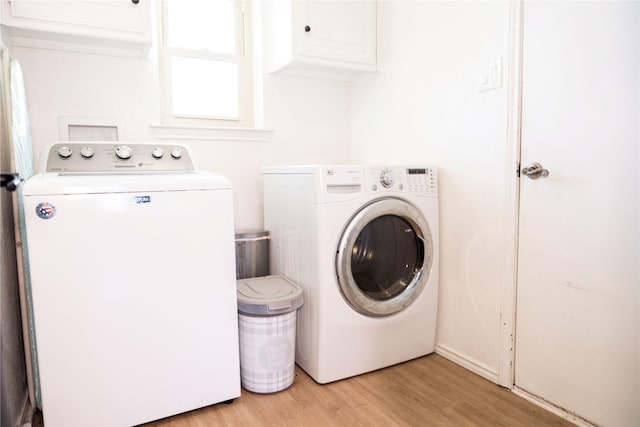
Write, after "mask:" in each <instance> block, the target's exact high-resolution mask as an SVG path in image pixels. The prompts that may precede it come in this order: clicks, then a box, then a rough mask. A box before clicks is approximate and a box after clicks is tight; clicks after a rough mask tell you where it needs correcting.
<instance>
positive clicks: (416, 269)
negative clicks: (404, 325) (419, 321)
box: [336, 198, 433, 316]
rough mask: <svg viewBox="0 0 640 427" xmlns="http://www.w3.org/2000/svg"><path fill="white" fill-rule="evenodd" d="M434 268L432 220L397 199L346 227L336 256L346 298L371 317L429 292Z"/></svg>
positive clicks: (374, 206)
mask: <svg viewBox="0 0 640 427" xmlns="http://www.w3.org/2000/svg"><path fill="white" fill-rule="evenodd" d="M432 264H433V241H432V237H431V231H430V230H429V225H428V224H427V221H426V220H425V219H424V217H423V215H422V214H421V213H420V211H419V210H418V209H417V208H416V207H415V206H413V205H412V204H410V203H408V202H405V201H404V200H400V199H394V198H384V199H378V200H376V201H374V202H372V203H370V204H368V205H366V206H365V207H363V208H362V209H361V210H360V211H359V212H358V213H357V214H356V215H355V216H354V217H353V218H352V219H351V221H350V222H349V224H347V226H346V228H345V230H344V232H343V233H342V237H341V239H340V243H339V245H338V248H337V255H336V272H337V276H338V283H339V285H340V289H341V290H342V295H343V296H344V298H345V299H346V300H347V302H348V303H349V304H350V305H351V307H353V308H354V309H355V310H357V311H358V312H360V313H362V314H365V315H368V316H388V315H391V314H393V313H397V312H399V311H401V310H403V309H404V308H406V307H408V306H409V305H410V304H411V303H412V302H413V301H415V300H416V298H418V296H419V295H420V292H422V289H423V288H424V287H425V285H426V283H427V281H428V279H429V274H430V273H431V267H432Z"/></svg>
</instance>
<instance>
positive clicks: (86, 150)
mask: <svg viewBox="0 0 640 427" xmlns="http://www.w3.org/2000/svg"><path fill="white" fill-rule="evenodd" d="M95 152H96V150H94V149H93V147H89V146H88V145H87V146H86V147H82V149H81V150H80V154H81V155H82V157H84V158H85V159H90V158H91V157H93V155H94V154H95Z"/></svg>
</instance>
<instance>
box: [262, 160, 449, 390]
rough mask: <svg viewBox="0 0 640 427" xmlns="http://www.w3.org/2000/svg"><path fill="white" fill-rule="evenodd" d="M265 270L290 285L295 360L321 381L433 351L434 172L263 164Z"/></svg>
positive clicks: (435, 263)
mask: <svg viewBox="0 0 640 427" xmlns="http://www.w3.org/2000/svg"><path fill="white" fill-rule="evenodd" d="M262 172H263V179H264V225H265V229H267V230H269V231H270V233H271V254H270V256H271V272H272V273H273V274H282V275H285V276H288V277H289V278H291V279H293V280H294V281H295V282H296V283H298V284H299V285H300V286H301V287H302V288H303V292H304V300H305V304H304V305H303V306H302V307H301V308H300V309H299V311H298V327H297V349H296V362H297V364H298V365H299V366H300V367H302V369H304V370H305V371H306V372H307V373H308V374H309V375H311V376H312V377H313V378H314V379H315V380H316V381H317V382H319V383H327V382H331V381H335V380H339V379H343V378H347V377H350V376H354V375H358V374H361V373H365V372H369V371H373V370H376V369H379V368H383V367H386V366H389V365H393V364H396V363H399V362H403V361H406V360H409V359H413V358H416V357H419V356H423V355H426V354H429V353H431V352H433V349H434V342H435V328H436V313H437V311H436V310H437V299H438V239H439V235H438V224H439V217H438V189H437V171H436V170H435V169H434V168H429V167H423V166H418V167H413V166H411V167H404V166H399V167H388V168H387V167H364V166H289V167H269V168H263V170H262Z"/></svg>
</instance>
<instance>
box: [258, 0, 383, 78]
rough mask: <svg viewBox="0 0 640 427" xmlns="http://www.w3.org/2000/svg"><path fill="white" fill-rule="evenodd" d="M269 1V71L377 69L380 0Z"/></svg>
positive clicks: (339, 74) (340, 73) (333, 73)
mask: <svg viewBox="0 0 640 427" xmlns="http://www.w3.org/2000/svg"><path fill="white" fill-rule="evenodd" d="M264 4H265V8H266V10H265V31H266V34H265V38H266V39H267V47H268V48H267V67H268V71H271V72H274V71H287V72H291V73H296V74H304V75H311V76H320V77H332V78H339V79H344V78H348V76H349V75H352V74H354V73H358V72H366V71H376V69H377V60H376V59H377V58H376V57H377V55H376V53H377V52H376V28H377V25H376V2H375V0H358V1H353V0H317V1H308V0H307V1H305V0H296V1H289V0H271V1H268V2H265V3H264Z"/></svg>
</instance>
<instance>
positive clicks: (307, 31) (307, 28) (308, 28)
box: [304, 25, 311, 33]
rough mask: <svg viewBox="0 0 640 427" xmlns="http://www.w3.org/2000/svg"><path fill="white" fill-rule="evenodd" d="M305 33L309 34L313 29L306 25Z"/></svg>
mask: <svg viewBox="0 0 640 427" xmlns="http://www.w3.org/2000/svg"><path fill="white" fill-rule="evenodd" d="M304 32H305V33H309V32H311V27H310V26H308V25H305V27H304Z"/></svg>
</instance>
